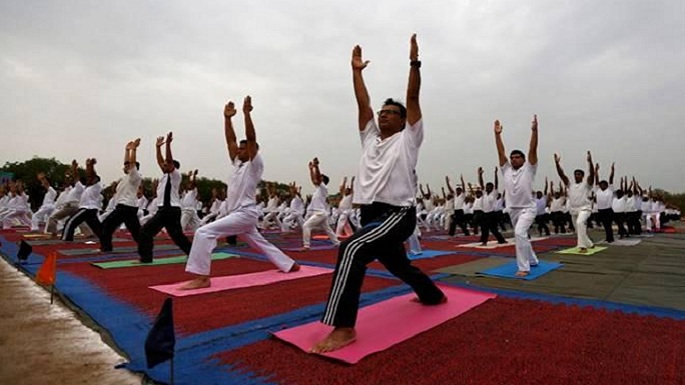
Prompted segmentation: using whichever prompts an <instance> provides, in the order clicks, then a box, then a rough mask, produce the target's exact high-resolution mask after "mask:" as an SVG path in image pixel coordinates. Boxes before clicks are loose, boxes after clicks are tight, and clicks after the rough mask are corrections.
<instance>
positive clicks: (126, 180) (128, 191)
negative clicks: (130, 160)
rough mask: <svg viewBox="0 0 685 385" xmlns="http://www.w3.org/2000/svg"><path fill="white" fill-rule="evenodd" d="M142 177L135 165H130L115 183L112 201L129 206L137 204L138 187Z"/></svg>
mask: <svg viewBox="0 0 685 385" xmlns="http://www.w3.org/2000/svg"><path fill="white" fill-rule="evenodd" d="M142 180H143V178H142V177H141V176H140V173H139V172H138V170H137V169H136V168H135V167H131V169H130V170H129V171H128V174H126V175H125V176H124V177H123V178H121V179H120V180H119V183H117V191H116V193H115V194H114V203H115V204H118V205H126V206H131V207H137V206H138V187H140V183H141V181H142Z"/></svg>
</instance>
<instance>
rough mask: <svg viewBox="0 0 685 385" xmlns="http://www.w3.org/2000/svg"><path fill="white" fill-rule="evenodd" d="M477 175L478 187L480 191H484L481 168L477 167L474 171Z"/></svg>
mask: <svg viewBox="0 0 685 385" xmlns="http://www.w3.org/2000/svg"><path fill="white" fill-rule="evenodd" d="M476 172H477V173H478V185H479V186H480V188H481V190H485V184H484V183H483V173H484V172H485V171H483V167H478V170H477V171H476Z"/></svg>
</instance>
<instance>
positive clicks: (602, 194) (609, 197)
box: [595, 185, 614, 210]
mask: <svg viewBox="0 0 685 385" xmlns="http://www.w3.org/2000/svg"><path fill="white" fill-rule="evenodd" d="M595 196H596V197H597V210H606V209H610V208H611V204H612V203H613V202H614V186H611V185H610V186H609V187H607V189H606V190H604V191H602V189H597V192H596V193H595Z"/></svg>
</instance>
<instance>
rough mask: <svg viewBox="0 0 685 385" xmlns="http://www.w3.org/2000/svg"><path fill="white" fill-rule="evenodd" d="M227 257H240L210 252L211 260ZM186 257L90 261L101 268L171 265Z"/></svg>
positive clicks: (183, 261) (182, 260) (183, 260)
mask: <svg viewBox="0 0 685 385" xmlns="http://www.w3.org/2000/svg"><path fill="white" fill-rule="evenodd" d="M228 258H240V256H238V255H235V254H228V253H214V254H212V261H217V260H220V259H228ZM187 260H188V257H187V256H185V255H180V256H178V257H169V258H156V259H155V260H153V261H152V263H136V262H138V260H137V259H129V260H126V261H113V262H98V263H92V265H93V266H97V267H99V268H101V269H118V268H122V267H139V266H158V265H172V264H176V263H185V262H186V261H187Z"/></svg>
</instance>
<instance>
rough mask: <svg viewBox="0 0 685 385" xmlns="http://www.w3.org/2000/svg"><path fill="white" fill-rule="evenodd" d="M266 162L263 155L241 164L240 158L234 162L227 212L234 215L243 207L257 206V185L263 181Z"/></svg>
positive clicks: (229, 185) (229, 183)
mask: <svg viewBox="0 0 685 385" xmlns="http://www.w3.org/2000/svg"><path fill="white" fill-rule="evenodd" d="M263 173H264V161H263V160H262V155H261V154H257V155H255V157H254V159H252V160H251V161H250V160H248V161H247V162H241V161H240V160H239V159H238V157H236V158H235V160H234V161H233V175H231V179H230V180H229V181H228V190H227V194H228V195H227V198H226V210H227V211H226V212H228V213H232V212H233V211H235V210H237V209H238V208H241V207H250V206H255V205H256V203H257V201H256V199H255V195H256V192H257V184H259V181H261V180H262V174H263Z"/></svg>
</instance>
